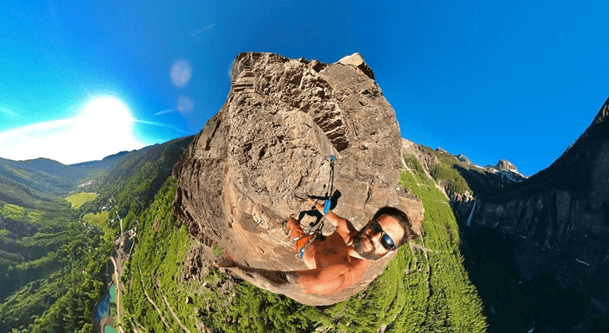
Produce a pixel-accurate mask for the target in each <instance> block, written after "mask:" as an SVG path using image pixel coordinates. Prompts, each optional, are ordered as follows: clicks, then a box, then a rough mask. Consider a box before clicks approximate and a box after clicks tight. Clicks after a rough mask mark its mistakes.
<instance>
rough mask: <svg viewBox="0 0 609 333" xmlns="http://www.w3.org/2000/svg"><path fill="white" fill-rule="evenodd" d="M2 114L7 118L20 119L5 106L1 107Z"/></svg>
mask: <svg viewBox="0 0 609 333" xmlns="http://www.w3.org/2000/svg"><path fill="white" fill-rule="evenodd" d="M0 112H2V113H3V114H5V115H6V116H9V117H19V114H18V113H17V112H15V111H13V110H11V109H9V108H7V107H4V106H0Z"/></svg>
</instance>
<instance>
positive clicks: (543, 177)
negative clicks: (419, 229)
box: [407, 100, 609, 331]
mask: <svg viewBox="0 0 609 333" xmlns="http://www.w3.org/2000/svg"><path fill="white" fill-rule="evenodd" d="M608 115H609V100H607V102H605V104H604V105H603V106H602V107H601V109H600V111H599V112H598V113H597V115H596V116H595V117H594V120H593V121H592V124H591V125H590V126H589V127H588V128H587V129H586V131H585V132H584V133H583V134H582V135H581V136H580V138H579V139H578V140H577V141H576V142H575V143H573V144H572V145H571V146H570V147H568V148H567V150H566V151H565V152H564V153H563V155H561V156H560V157H559V158H558V159H557V160H556V161H555V162H554V163H553V164H552V165H551V166H549V167H548V168H546V169H545V170H542V171H540V172H539V173H537V174H535V175H534V176H532V177H530V178H524V177H519V176H518V175H519V174H518V173H517V172H516V168H515V166H513V165H512V164H511V163H509V162H507V161H503V162H502V161H500V162H499V163H498V164H497V165H496V166H495V167H494V168H485V169H480V168H476V167H472V166H471V165H468V164H467V163H463V162H459V161H458V160H457V158H456V157H451V156H452V155H450V154H448V153H442V152H435V153H434V152H433V151H431V150H430V149H429V148H426V147H422V146H419V145H416V144H414V145H413V144H410V145H409V146H408V147H410V149H409V151H407V153H408V152H409V153H411V154H414V155H415V156H417V157H418V160H419V161H421V164H422V165H423V167H424V168H426V169H433V166H434V165H437V164H442V163H447V161H448V162H449V163H448V164H449V167H450V168H451V169H452V170H454V171H457V172H458V174H459V176H460V177H461V178H462V179H464V180H465V181H466V183H467V185H468V189H469V191H468V193H455V192H450V191H449V190H448V189H447V187H446V186H444V187H445V188H446V189H447V193H448V194H449V196H450V198H451V205H452V207H453V211H454V213H455V215H456V217H457V219H458V221H459V222H460V224H461V225H463V226H464V227H465V226H472V227H473V229H464V230H465V234H464V240H465V242H466V243H467V242H472V243H474V242H476V243H480V244H482V243H484V242H488V243H487V244H486V245H484V246H481V247H480V249H481V251H482V253H475V254H474V257H475V258H476V259H475V260H474V262H473V264H472V265H473V266H471V267H476V265H478V267H480V266H481V265H482V264H481V263H480V262H479V261H480V260H486V261H488V260H489V259H488V258H490V257H489V253H490V252H498V253H500V254H499V255H498V256H499V257H501V258H502V259H498V262H499V263H500V264H501V265H502V266H503V267H504V268H505V269H506V271H508V272H510V274H512V276H514V277H515V278H516V279H517V280H516V281H519V282H518V283H523V285H524V284H525V283H529V282H530V283H532V284H531V286H535V287H531V288H529V290H528V291H527V292H536V291H535V289H537V290H538V291H539V288H544V289H545V290H551V291H552V292H551V293H550V294H554V295H556V296H554V297H558V298H560V297H559V296H557V295H561V293H564V295H567V294H568V295H569V297H571V299H570V301H569V302H567V303H570V304H562V305H560V302H558V303H557V302H547V300H545V299H538V298H539V297H537V296H539V295H536V296H535V298H536V299H535V302H536V305H535V306H532V309H531V311H529V312H530V313H535V312H538V313H539V314H540V315H538V316H537V317H535V316H533V317H534V319H536V320H537V323H538V326H539V323H540V321H541V320H542V319H540V318H541V317H542V316H546V318H545V319H544V320H547V319H548V318H553V319H552V320H557V319H556V318H557V317H562V319H563V320H565V324H568V325H572V326H571V327H570V328H569V330H575V331H586V330H590V329H591V327H598V326H594V325H598V320H601V319H599V318H605V319H602V320H608V319H607V314H608V310H607V309H608V306H609V288H608V287H607V285H606V283H604V282H601V280H604V279H605V278H606V276H607V274H608V273H609V244H608V243H607V239H609V121H608V120H607V119H606V117H607V116H608ZM437 156H439V157H440V158H437ZM451 158H452V159H453V160H454V162H451ZM493 169H494V170H493ZM440 185H446V183H442V182H440ZM482 229H484V230H485V231H482ZM468 230H473V231H471V232H470V231H468ZM475 230H480V231H475ZM474 234H475V235H476V236H473V235H474ZM472 237H474V238H472ZM479 237H484V238H485V239H486V240H485V239H477V238H479ZM489 237H492V238H493V239H498V240H499V241H501V239H504V240H505V241H502V242H507V243H506V244H508V245H506V247H505V248H501V249H497V248H496V246H497V243H493V241H490V239H489ZM476 260H478V262H477V263H476V262H475V261H476ZM474 269H479V268H474ZM554 281H555V282H554ZM476 282H477V281H474V283H476ZM554 283H556V284H557V285H558V286H557V287H556V288H555V287H554V286H553V284H554ZM519 288H524V287H520V286H519ZM523 292H524V291H523ZM539 292H541V291H539ZM481 294H482V296H483V299H484V297H485V296H484V292H481ZM544 297H549V296H548V295H546V296H544ZM496 302H499V301H497V300H496ZM503 302H504V303H507V302H508V300H507V299H504V300H503ZM489 305H490V304H487V307H488V306H489ZM497 306H498V305H497V303H495V307H497ZM544 311H545V312H544ZM576 312H583V313H584V314H585V315H584V314H577V313H576ZM488 315H489V318H491V322H492V318H493V315H494V312H493V313H488ZM569 320H570V321H569ZM567 322H568V323H567ZM545 324H546V325H549V323H548V322H546V323H545ZM591 325H592V326H591ZM491 326H492V324H491ZM547 327H548V326H546V329H547Z"/></svg>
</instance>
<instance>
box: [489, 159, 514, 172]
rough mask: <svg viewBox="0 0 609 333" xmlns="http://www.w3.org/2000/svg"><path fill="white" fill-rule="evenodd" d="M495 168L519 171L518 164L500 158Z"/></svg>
mask: <svg viewBox="0 0 609 333" xmlns="http://www.w3.org/2000/svg"><path fill="white" fill-rule="evenodd" d="M495 169H497V170H499V171H518V169H517V168H516V166H515V165H514V164H512V162H510V161H508V160H499V161H498V162H497V164H496V165H495Z"/></svg>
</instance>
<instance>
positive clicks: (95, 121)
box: [76, 96, 135, 132]
mask: <svg viewBox="0 0 609 333" xmlns="http://www.w3.org/2000/svg"><path fill="white" fill-rule="evenodd" d="M76 119H77V120H76V121H77V122H78V123H79V124H80V125H81V126H83V127H86V128H89V129H91V128H97V129H99V128H104V129H106V130H109V131H112V132H114V131H117V130H122V131H130V130H131V125H132V124H133V122H134V121H135V119H134V118H133V116H132V115H131V112H130V111H129V109H128V108H127V107H126V106H125V104H123V102H121V101H119V100H118V99H116V98H114V97H105V96H104V97H96V98H94V99H93V100H91V101H90V102H88V103H87V104H86V105H85V107H84V108H83V110H82V111H81V113H80V114H79V115H78V117H77V118H76Z"/></svg>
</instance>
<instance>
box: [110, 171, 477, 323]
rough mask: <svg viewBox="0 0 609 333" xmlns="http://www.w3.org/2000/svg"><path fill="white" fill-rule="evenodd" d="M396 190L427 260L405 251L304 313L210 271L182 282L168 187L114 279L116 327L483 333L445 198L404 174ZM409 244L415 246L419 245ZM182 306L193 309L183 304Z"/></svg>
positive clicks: (180, 244) (183, 247)
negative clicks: (417, 221) (414, 211)
mask: <svg viewBox="0 0 609 333" xmlns="http://www.w3.org/2000/svg"><path fill="white" fill-rule="evenodd" d="M415 177H418V178H417V179H416V180H415ZM401 183H402V184H403V185H405V186H406V187H408V188H410V189H411V190H412V191H413V192H415V193H416V194H417V195H419V196H420V197H421V200H422V201H423V203H424V205H425V208H426V216H425V220H424V221H423V227H424V229H425V230H426V233H427V235H426V237H425V244H424V245H425V246H427V247H428V248H430V249H432V250H434V252H429V253H428V255H427V256H426V255H425V253H424V252H423V251H419V250H413V249H412V248H410V247H408V246H404V247H402V248H401V249H400V250H399V252H398V254H397V255H396V257H395V259H394V260H392V261H391V263H390V264H389V266H388V268H387V269H386V270H385V272H384V273H383V274H382V275H381V276H380V277H379V278H378V279H377V280H376V281H375V282H373V283H372V284H371V285H370V286H369V287H368V288H367V289H366V290H364V291H362V292H360V293H359V294H358V295H355V296H353V297H352V298H351V299H349V300H347V301H345V302H341V303H338V304H336V305H333V306H329V307H311V306H304V305H301V304H299V303H296V302H294V301H292V300H290V299H289V298H286V297H284V296H280V295H274V294H272V293H270V292H267V291H264V290H261V289H259V288H257V287H254V286H252V285H250V284H248V283H246V282H243V281H242V280H240V279H238V278H237V279H236V281H234V282H233V280H234V278H233V277H232V276H229V275H225V274H223V273H221V272H218V271H217V270H215V269H213V268H212V269H208V270H207V274H206V275H205V277H204V281H201V282H198V281H191V282H183V279H182V277H183V275H184V272H183V267H182V266H181V262H182V261H183V260H184V257H185V254H186V252H187V251H188V249H190V248H191V246H192V245H193V244H194V242H195V241H194V240H193V239H192V238H191V237H190V236H189V234H188V232H187V231H186V230H185V228H184V227H182V226H181V224H180V223H179V221H176V220H175V219H174V218H173V217H172V216H171V209H172V205H171V204H172V200H173V194H174V191H175V185H176V184H175V181H174V180H171V179H170V180H168V183H166V185H165V186H164V187H163V188H162V189H161V191H159V193H158V194H157V197H156V200H155V201H154V203H153V204H152V205H151V207H150V208H148V209H147V210H146V211H145V212H144V213H143V214H142V216H141V217H140V219H139V221H140V231H139V239H138V245H137V249H136V252H135V255H134V258H133V259H132V260H131V262H130V263H129V269H128V270H127V272H128V273H127V274H126V275H125V276H124V277H123V278H122V279H123V281H129V282H128V283H127V286H128V288H127V292H126V294H125V295H123V296H122V298H121V300H122V304H121V313H123V316H122V320H121V321H122V323H121V324H122V326H123V328H127V329H128V330H129V329H133V328H136V329H137V328H138V327H140V328H141V327H146V328H147V329H148V330H150V331H156V332H161V331H168V330H169V329H171V330H174V331H180V330H181V327H180V324H182V325H184V326H185V327H186V328H187V329H189V330H190V331H199V330H201V329H202V327H207V328H213V329H219V330H221V331H225V332H243V331H246V330H249V331H256V332H273V331H277V332H283V331H313V330H315V329H316V328H319V329H321V330H324V331H338V332H377V331H378V330H379V329H380V328H381V327H385V332H483V331H484V330H485V328H486V321H485V318H484V316H483V315H482V304H481V301H480V299H479V297H478V295H477V292H476V290H475V288H474V287H473V286H472V284H471V283H470V282H469V280H468V277H467V274H466V272H465V270H464V268H463V265H462V260H463V259H462V256H461V254H460V252H459V236H458V228H457V224H456V221H455V219H454V217H453V215H452V211H451V210H450V207H449V206H448V203H447V199H446V198H445V197H443V195H442V194H441V193H440V192H439V191H438V190H437V189H436V188H435V187H433V186H429V183H430V181H429V180H428V179H424V178H422V177H420V176H415V175H413V174H409V173H405V174H403V175H402V178H401ZM417 183H418V184H422V185H420V186H419V185H416V184H417ZM156 221H160V225H161V227H160V228H159V230H158V232H155V231H154V229H153V226H154V225H155V223H156ZM417 244H419V245H423V244H422V241H421V240H420V239H419V240H418V241H417ZM204 282H207V283H208V287H204V286H203V283H204ZM158 285H160V286H162V287H161V288H158ZM148 297H150V300H149V299H148ZM186 297H190V298H191V300H192V302H190V303H189V304H186V302H185V300H186ZM150 301H152V302H154V304H155V305H152V303H151V302H150ZM168 306H169V307H171V310H173V312H174V313H175V314H176V317H177V319H178V320H179V323H178V320H175V319H174V316H173V314H172V313H171V310H170V308H169V307H168ZM157 309H158V311H160V312H161V314H160V315H159V313H158V312H157Z"/></svg>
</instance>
